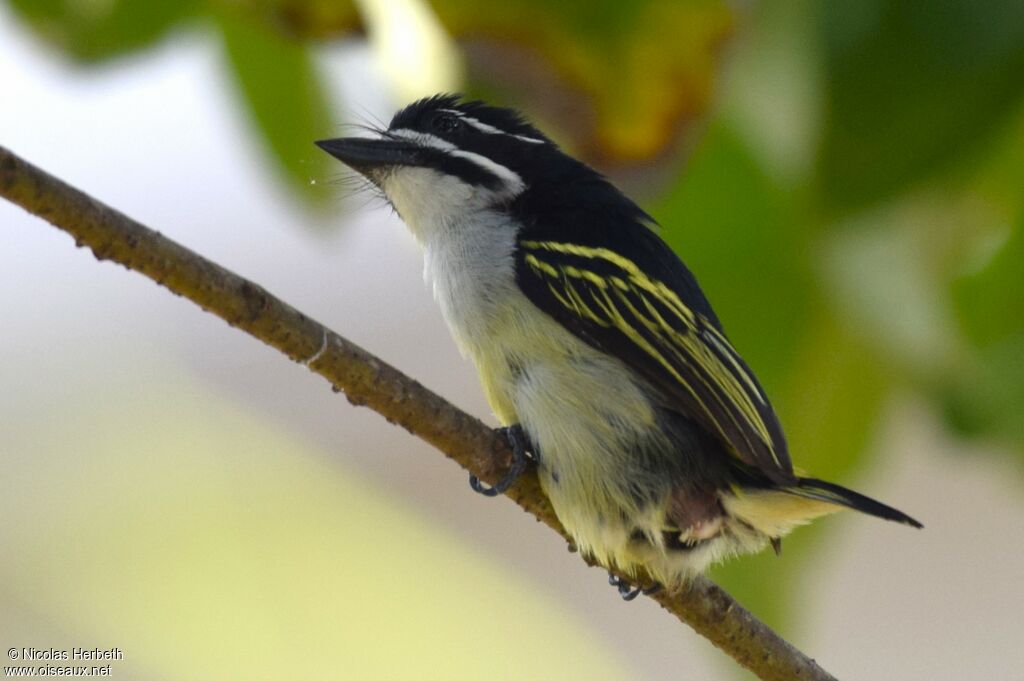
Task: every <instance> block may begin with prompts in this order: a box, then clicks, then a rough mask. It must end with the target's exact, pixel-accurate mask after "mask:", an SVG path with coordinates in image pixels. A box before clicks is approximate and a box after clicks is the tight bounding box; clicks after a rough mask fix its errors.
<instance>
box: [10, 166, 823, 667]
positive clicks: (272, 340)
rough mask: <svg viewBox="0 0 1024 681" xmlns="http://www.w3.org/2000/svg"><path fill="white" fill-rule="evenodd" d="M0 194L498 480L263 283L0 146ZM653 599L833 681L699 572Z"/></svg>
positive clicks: (526, 498)
mask: <svg viewBox="0 0 1024 681" xmlns="http://www.w3.org/2000/svg"><path fill="white" fill-rule="evenodd" d="M0 195H2V196H3V197H4V198H6V199H7V200H9V201H11V202H12V203H15V204H17V205H19V206H21V207H22V208H24V209H25V210H27V211H29V212H30V213H34V214H35V215H37V216H39V217H41V218H44V219H45V220H48V221H49V222H51V223H52V224H54V225H55V226H57V227H59V228H60V229H62V230H64V231H66V232H68V233H69V234H71V236H72V237H74V239H75V243H76V245H78V246H87V247H89V248H90V249H91V250H92V252H93V254H94V255H95V256H96V258H97V259H99V260H111V261H113V262H117V263H120V264H121V265H124V266H125V267H126V268H128V269H132V270H135V271H137V272H140V273H142V274H144V275H146V276H147V277H149V278H150V279H152V280H153V281H155V282H157V283H158V284H160V285H161V286H164V287H165V288H167V289H168V290H169V291H171V292H172V293H175V294H176V295H180V296H184V297H185V298H188V299H189V300H191V301H193V302H194V303H196V304H197V305H199V306H200V307H202V308H203V309H204V310H206V311H207V312H211V313H213V314H215V315H217V316H218V317H220V318H222V319H224V320H225V321H226V322H227V323H228V324H231V325H232V326H235V327H238V328H239V329H242V330H243V331H245V332H247V333H248V334H249V335H251V336H253V337H255V338H257V339H259V340H261V341H263V342H264V343H266V344H267V345H270V346H273V347H275V348H277V349H278V350H280V351H281V352H283V353H284V354H285V355H287V356H288V357H290V358H291V359H293V360H295V361H296V362H300V363H302V364H305V365H306V366H308V367H309V369H310V370H312V371H315V372H316V373H318V374H320V375H321V376H323V377H324V378H326V379H327V380H328V381H329V382H330V383H331V385H332V386H334V388H335V389H337V390H340V391H343V392H344V393H345V395H346V396H347V397H348V400H349V402H351V403H352V404H357V405H366V406H368V407H370V408H372V409H373V410H375V411H377V412H379V413H380V414H381V415H383V416H384V418H386V419H387V420H388V421H389V422H390V423H394V424H397V425H400V426H402V427H403V428H405V429H406V430H408V431H409V432H410V433H412V434H414V435H416V436H418V437H421V438H423V439H424V440H426V441H427V442H429V443H430V444H432V445H434V446H435V447H437V448H438V449H440V450H441V451H442V452H444V453H445V454H446V455H448V457H449V458H451V459H454V460H455V461H456V462H458V463H459V465H461V466H462V467H463V468H465V469H466V470H468V471H469V472H471V473H473V474H475V475H477V476H479V477H480V478H481V479H483V480H484V481H486V482H489V483H492V484H493V483H495V482H497V481H498V479H500V478H501V476H502V474H503V473H504V471H505V470H506V469H507V467H508V465H509V464H510V462H511V452H510V451H509V449H508V445H507V444H506V443H505V441H504V439H503V438H500V437H497V436H496V435H495V434H494V432H493V431H492V430H491V429H490V428H488V427H487V426H485V425H484V424H483V423H482V422H481V421H479V420H478V419H476V418H474V417H472V416H469V415H468V414H466V413H465V412H463V411H461V410H459V409H458V408H457V407H455V406H454V405H452V404H450V403H449V402H447V401H446V400H444V399H443V398H441V397H439V396H438V395H435V394H434V393H432V392H431V391H429V390H427V389H426V388H424V387H423V386H422V385H420V384H419V383H417V382H416V381H414V380H412V379H411V378H409V377H407V376H405V375H404V374H402V373H401V372H400V371H398V370H397V369H395V368H394V367H391V366H389V365H387V364H386V363H384V362H382V361H381V360H379V359H377V358H376V357H374V356H373V355H371V354H370V353H368V352H367V351H366V350H363V349H362V348H360V347H358V346H356V345H354V344H353V343H350V342H349V341H347V340H345V339H344V338H342V337H341V336H339V335H338V334H336V333H334V332H332V331H331V330H329V329H327V328H326V327H324V326H323V325H322V324H319V323H317V322H316V321H314V320H312V319H309V318H308V317H306V316H305V315H303V314H302V313H301V312H299V311H298V310H296V309H295V308H293V307H291V306H290V305H288V304H287V303H284V302H282V301H280V300H278V299H277V298H275V297H274V296H272V295H270V294H269V293H268V292H267V291H265V290H264V289H263V288H261V287H259V286H257V285H256V284H253V283H252V282H249V281H247V280H245V279H243V278H242V277H239V276H238V275H236V274H234V273H232V272H229V271H228V270H226V269H224V268H223V267H220V266H219V265H216V264H214V263H212V262H210V261H208V260H206V259H204V258H202V257H200V256H199V255H197V254H195V253H193V252H192V251H190V250H188V249H187V248H184V247H182V246H180V245H178V244H176V243H175V242H173V241H171V240H170V239H167V238H165V237H163V236H161V235H160V234H159V233H158V232H155V231H153V230H151V229H149V228H147V227H145V226H143V225H141V224H139V223H138V222H136V221H134V220H132V219H131V218H129V217H127V216H125V215H123V214H122V213H119V212H118V211H116V210H114V209H113V208H110V207H108V206H106V205H104V204H102V203H100V202H99V201H96V200H95V199H93V198H92V197H90V196H88V195H86V194H84V193H82V192H80V191H78V190H77V189H75V188H73V187H71V186H69V185H67V184H65V183H64V182H62V181H61V180H59V179H57V178H55V177H53V176H52V175H49V174H47V173H46V172H44V171H42V170H40V169H39V168H36V167H35V166H33V165H31V164H29V163H27V162H26V161H24V160H22V159H21V158H19V157H18V156H16V155H14V154H13V153H11V152H10V151H8V150H6V149H4V148H3V147H0ZM508 496H509V497H510V498H512V500H514V501H515V502H516V503H517V504H519V505H520V506H522V507H523V509H525V510H526V511H528V512H530V513H532V514H533V515H535V516H536V517H537V518H538V519H539V520H541V521H543V522H544V523H545V524H547V525H548V526H550V527H551V528H553V529H554V530H555V531H557V532H558V533H559V534H561V535H562V536H563V537H565V538H566V539H567V540H568V535H566V533H565V530H564V529H563V528H562V526H561V524H560V523H559V522H558V519H557V518H556V517H555V515H554V513H553V512H552V510H551V505H550V504H549V503H548V500H547V498H546V497H545V496H544V493H543V492H542V491H541V489H540V486H539V484H538V482H537V477H536V475H534V474H532V473H531V474H529V475H524V476H523V477H522V478H521V479H520V481H519V482H518V483H517V484H516V485H515V486H513V488H512V489H511V490H509V492H508ZM588 562H589V561H588ZM591 564H593V563H591ZM623 576H624V575H623ZM653 598H655V600H657V601H658V602H659V603H660V604H661V605H662V607H663V608H665V609H666V610H668V611H669V612H671V613H672V614H674V615H675V616H676V617H678V618H679V619H680V620H682V621H683V622H685V623H686V624H688V625H690V626H691V627H693V628H694V629H695V630H696V631H697V632H698V633H699V634H701V635H702V636H705V637H706V638H707V639H708V640H710V641H711V642H712V643H714V644H715V645H716V646H718V647H719V648H721V649H722V650H723V651H725V652H726V653H728V654H729V655H731V656H732V657H733V658H734V659H735V660H736V661H737V662H739V663H740V664H741V665H743V666H744V667H746V668H747V669H749V670H751V671H752V672H754V673H755V674H757V676H759V677H760V678H762V679H772V680H777V681H782V680H784V679H786V680H788V679H814V680H821V681H823V680H826V679H832V678H833V677H832V676H831V675H829V674H828V673H827V672H825V671H824V670H823V669H821V667H819V666H818V665H817V664H816V663H815V662H814V660H812V659H810V658H808V657H807V656H805V655H804V654H803V653H801V652H800V651H799V650H797V649H796V648H794V647H793V646H792V645H790V644H789V643H788V642H787V641H785V640H784V639H782V638H781V637H780V636H779V635H778V634H776V633H775V632H774V631H772V630H771V629H770V628H768V627H767V626H766V625H765V624H764V623H763V622H761V621H760V620H758V619H757V618H756V617H754V616H753V615H752V614H750V612H748V611H747V610H745V609H744V608H743V607H742V606H740V605H739V604H738V603H737V602H736V601H735V600H733V599H732V597H731V596H729V594H727V593H726V592H725V591H724V590H722V589H721V588H719V587H718V586H716V585H715V584H713V583H712V582H710V581H709V580H707V579H705V578H698V579H695V580H694V581H693V583H692V584H691V585H690V586H689V587H688V588H686V589H684V590H683V591H682V592H681V593H675V594H669V593H660V594H656V595H655V596H653Z"/></svg>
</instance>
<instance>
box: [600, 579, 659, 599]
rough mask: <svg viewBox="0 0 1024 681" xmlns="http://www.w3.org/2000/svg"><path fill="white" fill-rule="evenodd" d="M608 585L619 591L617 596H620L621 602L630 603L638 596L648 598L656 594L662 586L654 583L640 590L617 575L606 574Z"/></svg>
mask: <svg viewBox="0 0 1024 681" xmlns="http://www.w3.org/2000/svg"><path fill="white" fill-rule="evenodd" d="M608 583H609V584H611V585H612V586H614V587H615V588H616V589H618V591H619V595H620V596H622V600H624V601H631V600H633V599H635V598H636V597H637V596H639V595H640V594H643V595H644V596H650V595H652V594H656V593H658V592H659V591H661V590H662V588H663V587H662V585H661V584H659V583H657V582H655V583H654V584H652V585H651V586H648V587H644V588H641V587H639V586H636V587H634V586H633V585H632V584H630V583H629V582H627V581H626V580H624V579H622V578H621V577H619V576H618V575H613V574H612V573H610V572H609V573H608Z"/></svg>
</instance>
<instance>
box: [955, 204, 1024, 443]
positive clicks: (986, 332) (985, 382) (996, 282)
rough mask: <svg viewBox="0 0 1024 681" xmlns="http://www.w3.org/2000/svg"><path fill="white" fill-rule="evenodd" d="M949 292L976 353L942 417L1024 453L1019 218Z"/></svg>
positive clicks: (1023, 227) (1023, 228) (1023, 266)
mask: <svg viewBox="0 0 1024 681" xmlns="http://www.w3.org/2000/svg"><path fill="white" fill-rule="evenodd" d="M952 293H953V300H954V303H955V305H956V310H957V313H958V316H959V318H960V320H961V323H962V326H963V329H964V331H965V332H966V334H967V336H968V337H969V339H970V340H971V341H972V342H973V344H974V345H975V347H976V355H975V357H974V361H973V362H972V363H971V365H970V366H968V367H967V369H966V370H965V372H964V373H963V374H962V375H961V376H959V377H957V378H958V380H957V381H956V382H955V383H954V385H953V386H951V387H950V388H949V389H948V392H947V393H946V394H945V395H943V398H944V406H945V409H946V416H947V418H948V420H949V422H950V424H951V425H953V426H954V427H955V428H957V429H958V430H960V431H961V432H963V433H965V434H971V435H982V434H987V435H995V436H996V437H999V438H1002V439H1006V440H1010V441H1012V442H1013V443H1014V444H1016V446H1017V447H1016V449H1017V451H1018V452H1022V453H1024V446H1022V445H1024V418H1022V414H1021V405H1022V404H1024V220H1022V221H1021V222H1020V223H1019V224H1018V225H1017V227H1016V229H1014V230H1012V231H1011V232H1010V234H1009V236H1008V239H1007V240H1006V242H1005V243H1004V244H1003V246H1002V248H1000V249H999V251H998V252H997V253H996V254H995V256H994V257H993V258H992V260H991V262H990V263H989V264H988V266H986V267H985V268H983V269H981V270H980V271H977V272H974V273H972V274H969V275H967V276H964V277H962V278H960V279H959V280H957V281H956V282H954V285H953V291H952Z"/></svg>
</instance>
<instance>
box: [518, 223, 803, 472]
mask: <svg viewBox="0 0 1024 681" xmlns="http://www.w3.org/2000/svg"><path fill="white" fill-rule="evenodd" d="M666 248H667V247H666ZM519 257H520V266H519V268H518V272H519V278H520V285H521V286H522V288H523V290H524V292H525V293H526V294H527V296H528V297H530V299H531V300H532V301H533V302H534V303H535V304H537V305H538V307H540V308H541V309H542V310H544V311H545V312H547V313H548V314H549V315H551V316H552V317H554V318H555V319H557V320H558V321H560V322H561V323H562V324H563V325H564V326H566V327H567V328H568V329H569V330H570V331H573V332H574V333H576V334H577V335H578V336H580V337H581V338H583V339H584V340H586V341H587V342H589V343H591V344H592V345H595V346H597V347H599V348H600V349H602V350H604V351H606V352H608V353H609V354H612V355H614V356H616V357H618V358H619V359H621V360H622V361H623V362H625V363H626V364H627V365H629V366H630V367H631V368H633V369H634V370H636V371H637V372H639V373H640V374H641V375H643V376H644V377H646V378H647V379H648V380H649V381H650V382H651V383H652V384H653V385H654V386H655V387H656V388H657V389H658V390H659V392H660V393H661V394H662V395H663V397H664V402H665V406H666V407H668V408H670V409H675V410H677V411H679V412H681V413H683V414H684V415H685V416H687V417H689V418H690V419H692V420H694V421H696V422H698V423H700V424H702V425H703V426H704V427H705V428H707V429H708V430H709V431H710V432H711V433H712V434H714V435H715V436H717V437H718V439H719V440H720V441H721V442H722V443H723V444H724V445H725V446H726V449H727V450H728V451H730V452H731V453H732V454H734V455H735V456H736V457H738V458H739V459H740V460H741V461H743V462H745V463H747V464H749V465H752V466H754V467H756V468H757V469H759V470H761V471H762V472H763V473H765V474H766V475H768V476H769V477H770V478H772V479H774V480H776V481H779V482H788V481H790V480H792V479H793V477H792V476H793V473H792V464H791V463H790V460H789V455H788V452H787V450H786V443H785V439H784V437H783V435H782V430H781V428H780V426H779V423H778V419H777V417H776V416H775V412H774V410H773V409H772V407H771V405H770V404H769V402H768V399H767V397H766V396H765V394H764V391H763V390H762V389H761V386H760V385H759V383H758V381H757V379H756V377H755V376H754V375H753V373H752V372H751V371H750V369H749V368H748V367H747V365H746V363H745V362H744V361H743V359H742V358H741V357H740V356H739V354H737V352H736V351H735V350H734V349H733V347H732V345H731V344H730V343H729V340H728V339H727V338H726V336H725V334H724V332H723V331H722V330H721V328H720V327H719V326H718V324H717V320H716V319H713V318H709V317H708V315H710V316H711V317H713V313H711V312H710V307H708V306H707V303H706V301H704V300H703V294H700V293H699V289H697V294H696V295H700V296H701V301H702V302H703V306H697V307H698V308H700V307H705V308H706V309H707V310H708V315H705V314H701V313H700V312H697V311H695V310H694V309H693V306H691V305H688V304H687V302H686V300H685V298H686V296H687V291H685V290H683V289H682V287H679V286H673V285H671V284H670V283H667V282H665V281H662V280H659V279H658V278H656V277H655V276H652V275H651V274H649V273H647V272H644V271H643V270H642V269H641V268H640V267H639V266H637V264H636V263H635V262H633V261H632V260H630V259H629V258H627V257H625V256H624V255H622V254H620V253H617V252H615V251H613V250H611V249H608V248H601V247H590V246H583V245H580V244H574V243H564V242H558V241H540V240H536V241H533V240H524V241H521V242H520V254H519ZM679 266H680V267H681V268H682V267H684V266H682V264H681V263H679ZM687 274H688V272H687ZM677 289H679V290H677ZM688 295H690V296H693V295H694V293H693V292H692V291H690V292H689V293H688Z"/></svg>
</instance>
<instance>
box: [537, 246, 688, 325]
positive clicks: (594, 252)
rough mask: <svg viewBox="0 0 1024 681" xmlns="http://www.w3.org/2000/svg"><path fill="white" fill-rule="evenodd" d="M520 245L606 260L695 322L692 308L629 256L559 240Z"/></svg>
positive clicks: (684, 317)
mask: <svg viewBox="0 0 1024 681" xmlns="http://www.w3.org/2000/svg"><path fill="white" fill-rule="evenodd" d="M522 245H523V246H524V247H526V248H534V249H540V250H545V251H553V252H555V253H567V254H569V255H576V256H579V257H581V258H600V259H602V260H606V261H608V262H610V263H612V264H613V265H616V266H617V267H619V268H620V269H622V270H623V271H625V272H627V273H629V276H630V279H632V280H633V281H634V282H635V283H636V284H637V285H638V286H639V287H640V288H642V289H644V290H646V291H649V292H650V293H653V294H654V295H656V296H657V297H658V298H660V299H661V300H663V301H664V302H665V303H666V304H667V305H668V306H669V307H670V308H673V310H674V311H675V312H676V313H677V314H678V315H679V316H680V317H682V318H683V319H685V320H687V321H688V322H689V323H690V324H694V323H695V316H694V314H693V310H691V309H690V308H689V307H687V306H686V305H685V304H684V303H683V301H682V300H680V299H679V296H678V295H676V292H675V291H673V290H672V289H670V288H669V287H668V286H666V285H665V284H664V283H662V282H660V281H655V280H653V279H651V278H650V277H648V276H647V275H646V274H644V272H643V270H641V269H640V268H639V267H637V266H636V263H634V262H633V261H632V260H630V259H629V258H626V257H623V256H621V255H619V254H618V253H616V252H615V251H612V250H609V249H607V248H593V247H590V246H580V245H579V244H567V243H562V242H560V241H523V242H522Z"/></svg>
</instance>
